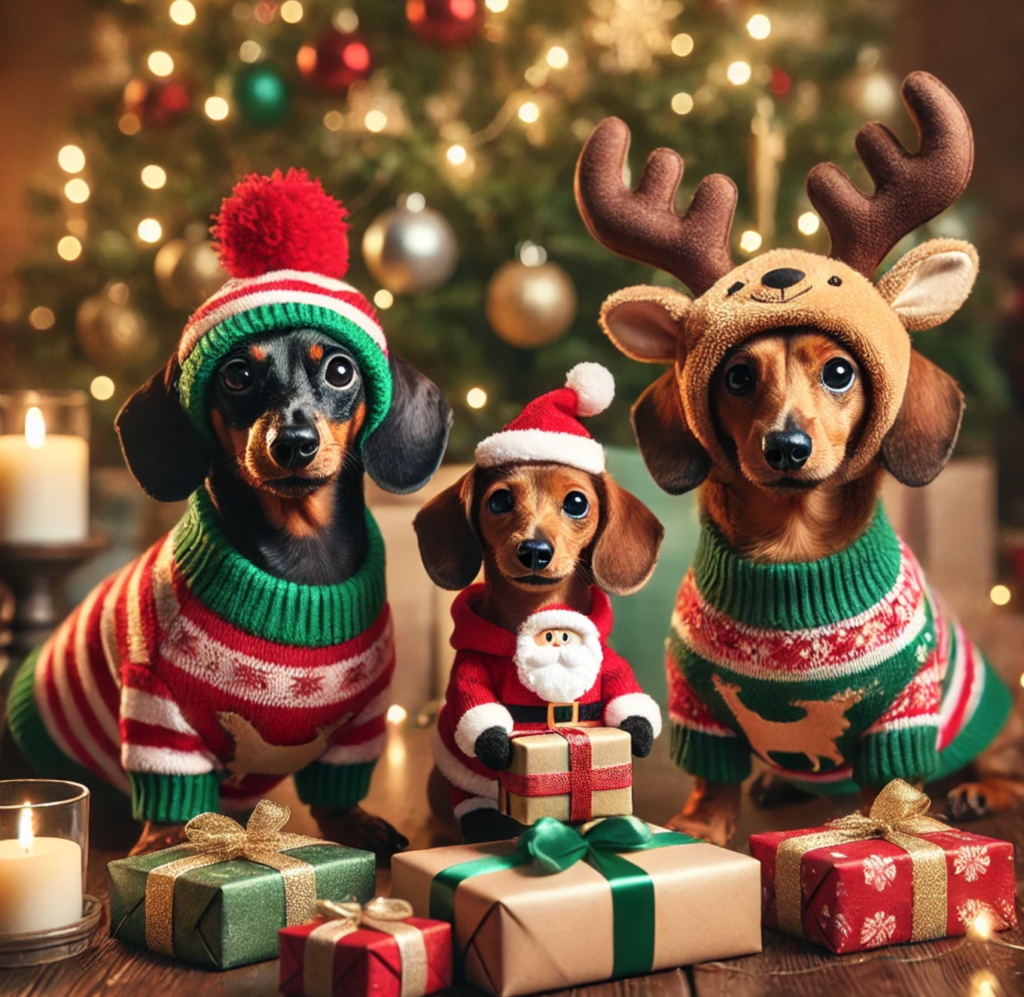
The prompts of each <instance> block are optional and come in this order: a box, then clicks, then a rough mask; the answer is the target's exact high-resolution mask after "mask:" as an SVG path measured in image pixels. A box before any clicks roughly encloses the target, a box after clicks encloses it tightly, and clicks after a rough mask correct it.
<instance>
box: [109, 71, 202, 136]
mask: <svg viewBox="0 0 1024 997" xmlns="http://www.w3.org/2000/svg"><path fill="white" fill-rule="evenodd" d="M191 106H192V94H191V92H190V91H189V88H188V86H187V85H186V84H185V82H184V81H183V80H181V79H170V80H132V81H131V82H130V83H129V84H128V85H127V86H126V87H125V88H124V109H125V110H126V111H130V112H131V113H132V114H134V115H135V116H136V117H137V118H138V119H139V121H141V122H142V123H143V124H144V125H149V126H150V127H156V128H162V127H163V126H165V125H170V124H173V123H174V122H175V121H177V120H178V119H179V118H181V117H182V116H183V115H185V114H187V113H188V110H189V108H190V107H191Z"/></svg>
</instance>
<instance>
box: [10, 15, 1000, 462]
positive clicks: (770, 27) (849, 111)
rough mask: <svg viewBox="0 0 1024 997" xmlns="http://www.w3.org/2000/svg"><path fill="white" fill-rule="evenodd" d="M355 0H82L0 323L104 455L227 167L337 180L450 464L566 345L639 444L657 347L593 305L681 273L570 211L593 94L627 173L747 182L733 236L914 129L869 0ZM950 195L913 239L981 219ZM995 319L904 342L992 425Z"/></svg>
mask: <svg viewBox="0 0 1024 997" xmlns="http://www.w3.org/2000/svg"><path fill="white" fill-rule="evenodd" d="M349 2H350V0H341V3H342V5H341V6H339V5H338V3H337V0H330V2H328V0H323V2H321V0H304V2H300V0H285V2H284V3H274V2H271V0H256V2H252V0H173V2H172V0H97V3H96V6H97V15H96V23H95V28H94V32H93V37H92V40H91V41H92V46H93V49H94V58H93V62H92V64H91V66H90V67H89V69H88V71H87V72H86V73H85V75H84V76H83V78H82V80H81V86H80V92H81V100H80V104H79V106H78V107H77V108H76V110H75V113H74V115H73V117H72V118H71V120H70V121H69V123H68V136H67V143H66V145H65V146H64V147H63V148H61V149H60V150H59V153H58V150H54V152H55V156H54V162H53V168H52V173H51V174H50V176H49V177H48V178H47V182H46V183H45V185H44V186H42V187H40V188H39V189H36V190H34V191H33V192H32V197H33V204H34V206H35V208H36V210H37V213H38V218H39V223H38V224H39V243H38V245H39V251H38V253H37V254H36V256H35V257H34V258H33V259H32V260H30V261H27V263H26V265H25V267H24V269H23V273H22V292H21V297H20V298H19V300H18V301H16V302H7V303H6V305H5V307H4V309H3V313H2V314H3V318H4V320H6V325H5V326H3V327H0V328H2V330H3V334H4V335H6V336H8V337H10V338H11V342H12V343H13V353H14V356H15V357H16V362H15V363H14V364H12V365H11V367H12V369H11V370H9V371H8V372H7V373H6V375H5V376H6V377H7V380H8V382H9V383H10V384H11V386H32V387H38V386H45V385H49V384H54V383H59V384H61V385H63V386H80V387H85V386H91V387H92V391H93V395H94V397H96V398H97V399H99V401H100V411H99V412H98V413H97V417H96V419H95V424H96V426H97V430H96V439H95V440H94V445H95V447H96V449H97V450H98V452H99V453H100V455H101V459H108V460H114V459H116V451H115V447H114V441H113V437H112V434H110V432H109V430H108V428H107V427H108V426H109V424H110V423H111V421H112V417H113V415H114V412H115V411H116V408H117V406H118V405H119V404H120V403H121V402H123V400H124V399H125V398H126V397H127V395H128V394H129V393H130V391H131V390H132V389H133V388H134V387H135V386H136V385H137V384H138V383H140V381H141V380H143V379H144V378H145V377H147V376H148V375H149V374H150V373H151V372H152V371H153V370H154V369H155V368H156V367H157V366H158V365H159V363H160V362H162V360H163V359H165V357H166V356H167V355H168V354H169V353H170V351H171V350H172V349H173V347H174V344H175V343H176V341H177V338H178V336H179V334H180V330H181V328H182V325H183V323H184V320H185V318H186V316H187V315H188V313H189V311H190V310H191V309H192V308H194V307H195V306H196V305H197V304H199V303H200V302H201V301H202V300H203V299H204V298H205V297H206V296H207V295H208V294H209V293H211V292H212V290H214V289H215V288H216V287H217V286H219V284H220V282H221V281H222V280H223V279H224V275H223V273H222V272H221V271H220V270H219V269H218V266H217V261H216V256H215V253H214V251H213V249H212V247H211V245H210V244H209V242H208V241H207V239H208V232H207V226H208V223H209V218H210V215H211V214H212V213H214V212H215V211H216V210H217V208H218V206H219V204H220V200H221V198H222V197H224V196H225V195H226V194H227V193H228V192H229V191H230V189H231V187H232V185H233V184H234V182H235V181H236V180H237V179H238V178H239V177H240V176H241V175H242V174H244V173H247V172H253V171H257V172H270V171H272V170H274V169H277V168H281V169H287V168H288V167H290V166H298V167H304V168H306V169H307V170H308V171H309V173H310V174H311V175H312V176H316V177H320V178H321V180H322V182H323V184H324V186H325V187H326V189H327V190H328V191H329V192H330V193H332V194H334V195H336V196H338V197H340V198H342V199H343V200H344V201H345V202H346V204H347V206H348V210H349V212H350V218H349V221H350V226H351V227H350V233H349V234H350V240H351V246H352V268H351V271H350V274H349V278H348V279H350V280H351V281H352V282H353V283H354V284H356V285H357V286H358V287H359V288H360V289H361V290H363V291H364V292H365V293H366V294H367V295H368V296H370V297H372V298H373V299H374V301H375V303H376V305H377V307H378V308H379V309H380V310H381V316H382V320H383V323H384V326H385V328H386V330H387V333H388V338H389V341H390V343H391V344H392V347H393V348H394V349H395V350H396V352H397V353H398V354H399V355H401V356H402V357H403V358H405V359H406V360H408V361H410V362H411V363H413V364H414V365H415V366H417V367H419V368H420V369H422V370H423V371H424V372H425V373H427V374H428V375H430V376H431V377H432V378H434V379H435V380H436V381H437V383H438V384H439V385H440V386H441V387H442V388H443V389H444V390H445V392H446V393H447V395H448V397H449V398H450V400H451V401H452V404H453V407H454V408H455V411H456V422H455V427H454V429H453V435H452V444H451V450H450V454H451V456H453V457H454V458H463V459H464V458H466V457H467V456H468V455H469V454H470V453H471V451H472V447H473V445H474V444H475V442H476V441H477V440H479V439H480V438H481V437H482V436H484V435H485V434H487V433H489V432H492V431H493V430H495V429H496V428H498V427H499V426H500V425H501V424H502V423H503V422H505V421H506V420H507V419H508V418H509V417H510V416H512V415H513V414H515V413H516V412H517V411H518V410H519V408H520V406H521V405H522V404H523V403H524V402H525V401H526V400H528V399H529V398H532V397H534V396H535V395H536V394H537V393H538V392H539V391H542V390H546V389H549V388H551V387H552V386H554V385H556V384H558V383H560V382H561V379H562V377H563V376H564V372H565V371H566V370H567V369H568V368H569V367H570V366H572V365H573V364H574V363H576V362H578V361H580V360H583V359H588V360H598V361H600V362H602V363H605V364H606V365H608V366H609V367H610V368H611V369H612V370H613V372H614V373H615V376H616V379H617V382H618V397H617V399H616V403H615V405H613V407H612V409H611V411H610V412H609V413H607V414H606V415H604V416H602V417H601V418H600V419H599V420H597V424H596V425H595V427H594V431H595V434H596V435H598V436H599V438H601V439H602V440H603V441H605V442H617V443H626V444H629V443H631V442H632V435H631V432H630V429H629V424H628V419H627V417H626V413H627V410H628V406H629V405H630V404H631V402H632V401H633V400H634V399H635V398H636V397H637V395H638V394H639V393H640V391H641V390H642V389H643V387H645V386H646V384H647V383H649V382H650V380H652V375H653V371H651V370H649V369H645V368H644V367H643V366H642V365H639V364H635V363H631V362H630V361H628V360H626V359H625V358H623V357H622V356H621V355H619V354H618V353H617V352H616V351H615V350H614V349H613V348H612V347H611V346H610V345H609V344H608V343H607V342H605V340H604V337H603V336H602V335H601V333H600V332H599V330H598V328H597V326H596V317H597V314H598V310H599V307H600V303H601V301H602V300H603V298H604V297H605V296H606V295H607V294H608V293H610V292H611V291H613V290H615V289H617V288H619V287H622V286H624V285H627V284H633V283H651V282H655V283H669V282H671V280H672V278H670V277H667V276H666V275H664V274H661V273H655V272H652V271H651V270H650V269H648V268H645V267H643V266H639V265H637V264H633V263H630V262H627V261H625V260H622V259H619V258H617V257H614V256H612V255H611V254H610V253H608V252H607V251H605V250H604V249H602V248H601V247H600V246H599V245H598V244H597V243H596V242H595V241H594V240H593V239H592V238H591V237H590V236H589V234H588V233H587V232H586V229H585V228H584V226H583V223H582V222H581V220H580V218H579V215H578V212H577V210H576V206H575V203H574V198H573V183H572V181H573V171H574V167H575V162H576V158H577V156H578V154H579V150H580V147H581V145H582V143H583V141H584V139H585V138H586V136H587V135H588V134H589V132H590V130H591V128H592V127H593V126H594V125H595V124H596V123H597V122H598V121H599V120H600V119H601V118H603V117H605V116H606V115H609V114H614V115H617V116H619V117H621V118H623V119H624V120H625V121H626V122H627V123H628V124H629V126H630V127H631V129H632V133H633V147H632V151H631V165H632V167H633V169H634V171H638V170H639V166H640V164H641V163H642V161H643V157H646V155H647V154H648V153H649V152H650V151H651V150H652V149H654V148H655V147H657V146H661V145H667V146H670V147H672V148H674V149H677V150H678V151H679V152H681V153H682V155H683V156H684V158H685V160H686V176H685V177H684V181H683V186H682V190H681V192H680V204H681V205H684V204H685V202H686V200H688V198H689V196H690V195H691V194H692V192H693V190H694V188H695V186H696V184H697V183H698V182H699V181H700V179H701V178H702V177H703V176H704V175H706V174H708V173H712V172H721V173H726V174H728V175H730V176H732V177H733V178H734V179H735V180H736V181H737V183H738V184H739V185H740V189H741V196H740V205H739V211H738V215H737V219H736V223H735V225H734V227H733V240H734V246H733V253H734V258H736V259H737V260H740V259H742V258H744V257H745V256H748V255H750V254H752V253H756V252H760V251H762V250H764V249H767V248H770V247H772V246H774V245H785V244H795V245H800V246H804V247H807V248H810V249H816V250H818V251H822V252H824V251H826V250H827V246H828V236H827V233H826V232H825V231H824V227H823V226H821V225H820V224H819V220H818V218H817V216H816V215H815V214H814V213H813V211H812V210H811V207H810V204H809V202H808V201H807V198H806V195H805V194H804V190H803V182H804V178H805V176H806V174H807V171H808V170H809V169H810V168H811V167H812V166H814V165H815V164H816V163H818V162H820V161H822V160H825V159H831V160H833V161H835V162H837V163H838V164H839V165H840V166H842V167H843V168H844V169H846V170H847V171H848V172H850V173H851V175H852V176H853V177H854V178H855V179H857V180H858V181H859V182H862V183H863V184H864V185H865V186H867V188H868V189H870V185H869V183H868V181H867V180H866V174H865V173H864V171H863V169H862V167H861V166H860V163H859V162H858V160H857V159H856V155H855V153H854V149H853V135H854V133H855V131H856V128H857V127H858V126H859V125H860V124H861V123H862V122H863V121H865V120H867V119H869V118H873V117H881V118H883V119H885V120H890V121H892V122H893V123H894V125H895V126H896V128H897V131H899V132H900V134H901V135H903V136H904V137H905V139H906V140H907V141H908V142H910V143H911V147H913V133H912V130H911V129H910V127H909V123H908V122H907V120H906V116H905V112H904V111H903V109H902V107H901V106H900V102H899V98H898V81H897V80H896V79H895V77H894V76H893V75H892V74H891V73H890V72H889V71H887V70H886V68H885V67H884V65H883V62H882V55H881V48H880V46H882V45H884V42H885V40H886V34H887V27H888V21H889V19H890V18H891V7H890V5H887V4H885V3H882V2H872V0H853V2H851V0H777V2H775V3H773V4H771V5H766V6H765V7H764V8H763V9H762V8H761V7H758V6H756V5H750V4H747V3H743V2H725V0H692V4H691V5H687V6H686V7H685V8H684V5H683V3H682V2H680V0H560V2H558V3H552V2H550V0H408V2H407V3H404V4H402V3H398V2H381V0H355V6H348V3H349ZM966 217H967V211H966V210H965V209H964V208H963V207H961V209H960V213H959V214H958V215H955V216H953V217H949V216H948V215H947V216H945V217H943V218H940V219H938V220H936V222H934V223H933V224H932V226H931V230H930V231H929V232H925V233H924V234H923V235H924V236H926V235H929V234H938V233H939V232H941V233H942V234H957V235H965V234H969V232H968V228H969V226H968V225H967V222H966V221H965V218H966ZM922 237H923V236H922ZM906 248H907V245H902V246H900V247H898V252H902V251H903V250H905V249H906ZM972 314H977V312H976V311H975V312H974V313H971V312H968V313H967V314H966V317H965V318H962V319H961V320H960V321H961V323H968V326H967V328H970V323H972V322H975V321H976V320H974V319H972V318H971V315H972ZM986 342H987V339H986V337H985V335H983V334H979V332H978V330H977V329H976V328H973V329H972V331H971V334H970V335H967V334H966V333H965V331H964V327H961V328H959V329H957V328H951V329H947V330H945V331H940V332H938V333H932V334H929V336H928V337H920V338H919V341H918V345H919V346H920V347H921V348H922V349H924V350H925V351H926V352H930V353H931V354H932V355H933V356H934V357H936V359H938V360H939V362H940V363H942V364H943V365H944V366H945V367H946V368H947V369H949V370H950V371H951V372H952V373H954V375H956V376H958V377H959V378H960V379H961V381H962V383H963V384H964V387H965V389H966V391H967V393H968V396H969V401H970V402H971V403H972V404H971V409H970V411H971V416H972V418H973V419H974V426H975V428H979V429H982V430H983V429H984V427H985V425H986V424H987V423H986V420H989V419H991V417H992V415H993V413H994V412H996V411H997V409H998V400H999V397H1000V384H1001V382H1000V380H999V375H998V372H997V371H996V368H995V365H994V364H993V363H992V361H991V353H990V351H989V350H987V349H986V348H985V343H986ZM9 345H10V344H9ZM968 346H969V348H968ZM8 352H10V350H9V351H8ZM993 399H995V401H993Z"/></svg>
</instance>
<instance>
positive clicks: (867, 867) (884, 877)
mask: <svg viewBox="0 0 1024 997" xmlns="http://www.w3.org/2000/svg"><path fill="white" fill-rule="evenodd" d="M895 878H896V863H895V862H893V860H892V859H891V858H889V857H888V856H883V855H869V856H868V857H867V858H866V859H865V860H864V883H865V884H866V885H867V886H873V887H874V888H875V889H876V890H878V892H879V893H881V892H882V890H884V889H885V888H886V887H887V886H888V885H889V884H890V883H891V882H892V881H893V880H894V879H895Z"/></svg>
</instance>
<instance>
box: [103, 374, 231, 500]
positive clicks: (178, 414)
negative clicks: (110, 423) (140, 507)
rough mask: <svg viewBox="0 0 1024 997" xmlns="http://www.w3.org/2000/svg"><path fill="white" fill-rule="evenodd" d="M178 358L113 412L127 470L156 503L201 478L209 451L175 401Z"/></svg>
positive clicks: (187, 490)
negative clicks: (119, 408) (117, 410)
mask: <svg viewBox="0 0 1024 997" xmlns="http://www.w3.org/2000/svg"><path fill="white" fill-rule="evenodd" d="M180 376H181V366H180V365H179V364H178V357H177V355H173V356H172V357H171V359H170V360H168V361H167V363H166V364H165V365H164V367H162V368H161V369H160V370H158V371H157V372H156V373H155V374H154V375H153V376H152V377H151V378H150V379H149V380H148V381H147V382H146V383H145V384H144V385H142V387H141V388H139V389H138V390H137V391H136V392H135V394H133V395H132V396H131V398H129V399H128V401H126V402H125V403H124V406H123V407H122V409H121V411H120V412H118V413H117V419H116V420H115V421H114V425H115V426H116V427H117V434H118V436H119V437H120V439H121V451H122V452H123V453H124V459H125V461H126V462H127V464H128V470H129V471H131V472H132V476H133V477H134V478H135V480H136V481H137V482H138V483H139V487H140V488H141V489H142V490H143V491H144V492H145V493H146V494H147V495H149V496H150V498H155V499H156V500H157V501H158V502H179V501H181V500H182V499H186V498H188V497H189V495H191V494H192V493H193V492H194V491H195V490H196V489H197V488H198V487H199V486H200V485H201V484H202V483H203V481H204V480H205V479H206V475H207V473H208V472H209V470H210V465H211V464H212V463H213V459H214V449H213V447H212V446H211V444H210V442H209V441H208V440H207V439H206V438H205V437H204V436H203V434H202V433H200V432H199V430H198V429H196V427H195V426H193V425H192V423H191V421H190V420H189V418H188V416H187V415H185V411H184V409H183V408H182V407H181V401H180V399H179V398H178V378H179V377H180Z"/></svg>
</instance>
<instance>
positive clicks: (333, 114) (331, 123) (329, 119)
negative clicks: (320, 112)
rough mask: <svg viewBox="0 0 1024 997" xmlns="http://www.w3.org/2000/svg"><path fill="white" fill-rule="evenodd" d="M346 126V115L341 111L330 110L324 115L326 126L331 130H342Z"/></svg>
mask: <svg viewBox="0 0 1024 997" xmlns="http://www.w3.org/2000/svg"><path fill="white" fill-rule="evenodd" d="M344 127H345V115H344V114H342V113H341V111H328V112H327V113H326V114H325V115H324V128H326V129H327V130H328V131H331V132H340V131H341V130H342V128H344Z"/></svg>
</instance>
